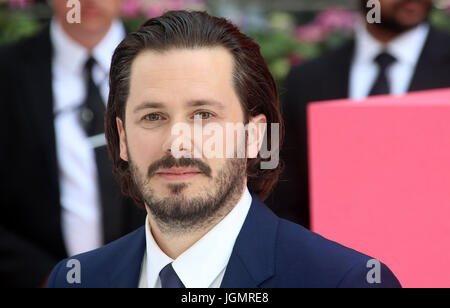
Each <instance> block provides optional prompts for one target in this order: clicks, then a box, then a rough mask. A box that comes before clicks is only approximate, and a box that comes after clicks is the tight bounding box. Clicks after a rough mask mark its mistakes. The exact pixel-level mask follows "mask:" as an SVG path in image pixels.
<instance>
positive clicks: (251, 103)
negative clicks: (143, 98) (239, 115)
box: [105, 11, 283, 207]
mask: <svg viewBox="0 0 450 308" xmlns="http://www.w3.org/2000/svg"><path fill="white" fill-rule="evenodd" d="M216 46H222V47H224V48H226V49H227V50H228V51H229V52H230V53H231V54H232V55H233V58H234V71H233V78H234V88H235V90H236V92H237V94H238V97H239V100H240V103H241V105H242V109H243V110H244V117H245V119H246V123H247V122H248V120H249V119H250V118H251V117H253V116H256V115H258V114H264V115H265V116H266V117H267V124H268V126H267V128H268V129H267V132H266V133H267V140H268V142H267V145H268V148H269V149H271V151H272V150H273V149H274V147H275V149H276V148H278V149H279V148H280V147H281V144H282V139H283V123H282V118H281V114H280V106H279V97H278V91H277V87H276V84H275V81H274V79H273V77H272V75H271V74H270V72H269V69H268V67H267V64H266V62H265V60H264V59H263V57H262V56H261V52H260V47H259V45H258V44H256V43H255V42H254V41H253V39H251V38H250V37H248V36H246V35H245V34H243V33H241V32H240V31H239V29H238V28H237V27H236V26H234V25H233V24H232V23H230V22H229V21H227V20H226V19H224V18H219V17H214V16H211V15H209V14H207V13H205V12H197V11H193V12H189V11H170V12H167V13H165V14H164V15H162V16H160V17H156V18H152V19H150V20H148V21H146V22H145V23H144V24H143V25H142V26H141V27H140V28H139V30H137V31H136V32H133V33H129V34H128V35H127V36H126V37H125V39H124V40H123V41H122V42H121V43H120V45H119V46H118V47H117V48H116V50H115V52H114V55H113V58H112V63H111V72H110V81H109V84H110V92H109V98H108V107H107V110H106V115H105V133H106V139H107V143H108V149H109V152H110V155H111V158H112V162H113V168H114V173H115V174H116V176H117V177H118V178H119V181H120V184H121V188H122V192H123V193H124V194H125V195H127V196H129V197H131V198H132V199H133V200H134V201H135V202H136V204H137V205H138V206H140V207H143V206H144V203H143V200H142V199H141V197H140V194H139V192H138V191H137V188H136V187H135V184H134V182H133V180H132V177H131V173H130V168H129V165H128V162H126V161H124V160H122V159H121V158H120V148H119V142H120V141H119V135H118V131H117V124H116V117H119V118H120V119H121V120H122V121H123V123H125V104H126V101H127V98H128V94H129V88H130V73H131V65H132V62H133V60H134V59H135V58H136V57H137V55H138V54H139V53H141V52H142V51H145V50H153V51H158V52H164V51H167V50H171V49H186V48H187V49H193V48H202V47H216ZM270 123H279V125H280V130H279V132H280V136H279V144H275V145H272V144H270V143H271V135H270ZM278 149H277V150H278ZM264 160H267V161H270V157H269V158H266V159H264ZM261 161H262V158H261V157H260V156H259V155H258V157H257V158H252V159H248V160H247V185H248V188H249V190H250V191H251V192H252V193H255V194H257V195H258V197H259V198H260V199H261V200H265V199H266V198H267V196H268V195H269V194H270V192H271V190H272V188H273V186H274V185H275V184H276V182H277V181H278V176H279V174H280V168H281V166H280V164H278V166H277V168H274V169H270V170H265V169H264V170H263V169H261V168H260V163H261Z"/></svg>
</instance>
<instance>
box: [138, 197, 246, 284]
mask: <svg viewBox="0 0 450 308" xmlns="http://www.w3.org/2000/svg"><path fill="white" fill-rule="evenodd" d="M251 203H252V196H251V195H250V192H249V191H248V189H247V188H246V189H245V192H244V194H243V195H242V197H241V199H240V201H239V202H238V204H237V205H236V206H235V207H234V208H233V210H231V212H230V213H229V214H228V215H227V216H226V217H225V218H224V219H222V220H221V221H220V222H219V223H218V224H217V225H216V226H215V227H214V228H212V229H211V230H210V231H209V232H208V233H207V234H206V235H204V236H203V237H202V238H201V239H200V240H199V241H197V242H196V243H195V244H194V245H193V246H191V247H190V248H189V249H188V250H186V251H185V252H184V253H182V254H181V255H180V256H179V257H178V258H177V259H175V260H172V259H171V258H170V257H168V256H167V255H166V254H165V253H164V252H163V251H162V250H161V249H160V248H159V246H158V244H157V243H156V242H155V239H154V238H153V236H152V233H151V230H150V224H149V222H148V217H147V219H146V225H145V236H146V241H147V249H146V252H145V254H144V258H143V261H142V268H141V276H140V279H139V288H161V279H160V278H159V272H160V271H161V270H162V269H163V268H164V267H165V266H166V265H167V264H169V263H171V262H173V263H172V266H173V268H174V270H175V272H176V273H177V275H178V277H179V278H180V280H181V282H183V284H184V286H185V287H186V288H219V287H220V285H221V283H222V279H223V276H224V274H225V269H226V267H227V264H228V261H229V259H230V257H231V252H232V251H233V247H234V243H235V241H236V238H237V237H238V235H239V232H240V230H241V228H242V225H243V224H244V221H245V218H246V217H247V214H248V211H249V209H250V205H251Z"/></svg>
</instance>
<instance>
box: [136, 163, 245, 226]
mask: <svg viewBox="0 0 450 308" xmlns="http://www.w3.org/2000/svg"><path fill="white" fill-rule="evenodd" d="M129 166H130V171H131V176H132V178H133V181H134V183H135V185H136V188H137V191H138V192H139V193H140V195H141V199H142V200H143V201H144V202H145V205H146V207H147V208H148V210H149V211H150V213H151V214H152V216H153V217H154V218H155V220H156V222H157V224H158V226H159V228H160V229H161V231H162V232H164V233H166V234H180V233H184V232H193V231H196V230H201V229H205V228H207V227H208V226H210V225H212V224H213V223H214V222H215V221H218V220H220V219H221V218H223V217H224V216H226V215H227V214H228V213H229V212H230V211H231V210H232V209H233V207H234V206H235V205H236V203H237V202H238V200H239V199H240V197H241V194H242V192H243V188H244V184H245V176H246V167H247V162H246V159H243V158H228V159H226V162H225V164H224V167H223V168H222V169H221V170H219V171H218V173H217V176H216V177H212V176H211V169H210V167H209V166H208V165H206V164H205V163H204V162H202V161H201V160H198V159H191V158H181V159H175V158H174V157H173V156H171V155H170V156H166V157H164V158H163V159H161V160H159V161H157V162H155V163H153V164H152V165H150V167H149V168H148V171H147V173H146V175H145V176H141V175H140V173H139V170H138V168H137V166H136V165H135V164H134V163H133V162H132V160H131V159H130V161H129ZM171 167H197V168H198V169H199V170H200V171H201V172H202V173H201V174H200V175H199V176H202V175H204V176H207V177H209V178H211V181H210V182H209V184H207V185H206V186H204V187H201V189H200V190H199V191H202V193H201V195H199V196H195V197H189V196H187V195H186V194H185V193H183V190H184V189H185V188H186V187H187V186H188V185H189V184H187V183H170V184H167V187H168V189H169V191H170V194H169V195H168V196H167V197H162V198H160V197H157V195H156V194H155V191H154V189H153V188H152V187H151V186H150V184H149V182H150V179H151V178H152V177H153V176H154V175H155V174H156V172H157V171H158V169H159V168H171Z"/></svg>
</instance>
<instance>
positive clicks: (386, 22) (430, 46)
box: [266, 0, 450, 228]
mask: <svg viewBox="0 0 450 308" xmlns="http://www.w3.org/2000/svg"><path fill="white" fill-rule="evenodd" d="M360 2H361V8H362V16H363V17H364V18H366V15H367V14H368V13H369V12H370V11H371V9H372V8H373V7H371V6H370V4H371V3H368V1H367V0H361V1H360ZM379 2H380V4H381V6H380V7H381V12H380V13H381V20H380V21H381V22H380V23H369V22H368V21H366V20H364V21H361V22H360V24H359V25H358V26H357V29H356V32H355V38H354V39H353V40H351V41H350V42H348V43H346V44H344V45H343V46H342V47H341V48H339V49H337V50H334V51H332V52H330V53H327V54H325V55H324V56H321V57H319V58H317V59H314V60H313V61H310V62H307V63H304V64H302V65H300V66H298V67H294V68H293V69H292V70H291V72H290V74H289V75H288V77H287V80H286V82H285V89H286V92H285V94H284V97H283V99H282V106H281V109H282V113H283V118H284V120H285V131H286V140H285V144H284V147H283V149H282V152H281V155H280V156H281V158H282V160H283V161H284V162H285V172H284V173H283V174H282V175H281V176H280V181H279V182H278V184H277V187H276V188H275V189H274V192H273V194H272V195H271V196H269V197H268V199H267V202H266V203H267V204H268V205H269V206H270V207H271V208H272V209H273V210H274V211H275V213H277V214H278V215H280V216H282V217H283V218H287V219H289V220H292V221H294V222H297V223H299V224H301V225H303V226H305V227H307V228H309V185H308V157H307V153H308V152H307V128H306V105H307V104H308V103H310V102H315V101H324V100H333V99H343V98H354V99H363V98H365V97H367V96H372V95H381V94H395V95H397V94H404V93H406V92H411V91H420V90H429V89H438V88H446V87H450V35H448V34H446V33H442V32H440V31H438V30H436V29H434V28H433V27H431V26H430V25H429V23H428V15H429V12H430V10H431V8H432V0H380V1H379ZM368 4H369V5H368ZM370 14H371V13H369V16H371V17H373V16H372V15H370Z"/></svg>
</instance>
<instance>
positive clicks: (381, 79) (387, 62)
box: [369, 51, 397, 96]
mask: <svg viewBox="0 0 450 308" xmlns="http://www.w3.org/2000/svg"><path fill="white" fill-rule="evenodd" d="M374 61H375V63H376V64H377V65H378V68H379V73H378V77H377V79H376V81H375V83H374V85H373V87H372V90H371V91H370V93H369V96H373V95H382V94H390V93H391V87H390V86H389V80H388V78H387V74H386V72H387V69H388V68H389V67H390V66H391V65H392V64H393V63H394V62H396V61H397V59H395V58H394V57H393V56H392V55H390V54H389V53H387V52H385V51H384V52H382V53H380V54H379V55H378V56H377V57H376V58H375V60H374Z"/></svg>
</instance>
